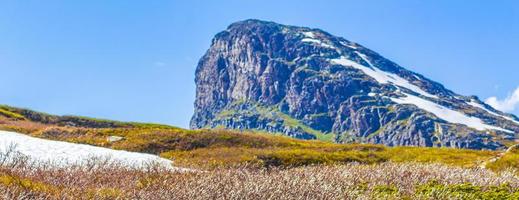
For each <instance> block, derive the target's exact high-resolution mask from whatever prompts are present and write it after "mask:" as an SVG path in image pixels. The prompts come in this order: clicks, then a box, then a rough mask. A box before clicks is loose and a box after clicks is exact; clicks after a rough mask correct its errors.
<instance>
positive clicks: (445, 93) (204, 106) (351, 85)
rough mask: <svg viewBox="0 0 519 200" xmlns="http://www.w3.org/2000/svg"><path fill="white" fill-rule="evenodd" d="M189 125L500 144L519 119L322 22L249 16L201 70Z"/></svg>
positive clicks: (511, 136) (513, 133)
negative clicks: (299, 22)
mask: <svg viewBox="0 0 519 200" xmlns="http://www.w3.org/2000/svg"><path fill="white" fill-rule="evenodd" d="M195 81H196V101H195V113H194V116H193V118H192V120H191V127H192V128H194V129H199V128H215V127H224V128H230V129H239V130H244V129H252V130H260V131H267V132H272V133H282V134H285V135H289V136H292V137H296V138H302V139H320V140H327V141H334V142H338V143H344V142H368V143H379V144H385V145H389V146H396V145H414V146H438V147H439V146H442V147H456V148H472V149H500V148H505V147H506V146H507V145H510V144H513V143H514V142H517V138H518V133H519V120H518V119H517V118H516V117H515V116H512V115H509V114H505V113H502V112H499V111H497V110H495V109H493V108H492V107H490V106H488V105H486V104H484V103H483V102H481V101H480V100H479V99H478V98H477V97H473V96H471V97H467V96H462V95H458V94H455V93H454V92H452V91H450V90H448V89H446V88H444V87H443V86H442V85H441V84H439V83H437V82H434V81H431V80H429V79H427V78H426V77H423V76H422V75H420V74H417V73H414V72H412V71H409V70H406V69H404V68H402V67H400V66H399V65H397V64H396V63H393V62H391V61H390V60H387V59H385V58H384V57H382V56H381V55H379V54H377V53H376V52H373V51H371V50H369V49H367V48H365V47H363V46H361V45H359V44H357V43H354V42H351V41H348V40H346V39H344V38H341V37H336V36H333V35H330V34H329V33H326V32H324V31H322V30H319V29H310V28H305V27H295V26H286V25H280V24H276V23H273V22H264V21H259V20H246V21H242V22H237V23H234V24H232V25H230V26H229V27H228V29H227V30H225V31H222V32H220V33H218V34H217V35H216V36H215V38H214V39H213V41H212V44H211V47H210V48H209V50H208V51H207V53H206V54H205V55H204V56H203V57H202V58H201V59H200V62H199V64H198V67H197V70H196V80H195Z"/></svg>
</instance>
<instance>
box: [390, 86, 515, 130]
mask: <svg viewBox="0 0 519 200" xmlns="http://www.w3.org/2000/svg"><path fill="white" fill-rule="evenodd" d="M404 94H405V93H404ZM405 95H406V97H401V98H391V100H392V101H394V102H396V103H399V104H413V105H415V106H417V107H418V108H421V109H423V110H426V111H428V112H430V113H432V114H434V115H436V116H437V117H439V118H441V119H443V120H445V121H448V122H450V123H456V124H464V125H466V126H468V127H470V128H474V129H476V130H479V131H483V130H488V129H494V130H498V131H503V132H507V133H514V132H513V131H510V130H507V129H503V128H499V127H496V126H491V125H487V124H484V123H483V121H482V120H481V119H479V118H477V117H471V116H467V115H465V114H463V113H461V112H458V111H455V110H451V109H449V108H447V107H445V106H442V105H439V104H436V103H434V102H431V101H428V100H425V99H422V98H420V97H417V96H414V95H410V94H405Z"/></svg>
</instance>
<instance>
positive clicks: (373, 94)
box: [368, 92, 377, 97]
mask: <svg viewBox="0 0 519 200" xmlns="http://www.w3.org/2000/svg"><path fill="white" fill-rule="evenodd" d="M368 96H370V97H374V96H377V94H376V93H373V92H370V93H368Z"/></svg>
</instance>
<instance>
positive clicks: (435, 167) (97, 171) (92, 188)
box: [0, 106, 519, 199]
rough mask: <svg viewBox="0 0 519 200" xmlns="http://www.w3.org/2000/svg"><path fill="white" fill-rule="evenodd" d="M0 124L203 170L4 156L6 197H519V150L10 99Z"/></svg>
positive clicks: (1, 185)
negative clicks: (310, 134) (296, 135)
mask: <svg viewBox="0 0 519 200" xmlns="http://www.w3.org/2000/svg"><path fill="white" fill-rule="evenodd" d="M0 130H9V131H16V132H20V133H25V134H28V135H32V136H35V137H40V138H46V139H53V140H61V141H69V142H75V143H84V144H91V145H96V146H103V147H108V148H113V149H122V150H129V151H137V152H145V153H152V154H157V155H160V156H162V157H165V158H169V159H171V160H173V161H174V165H175V166H179V167H189V168H192V169H197V171H193V172H188V173H179V172H168V171H164V170H161V169H156V168H153V167H151V168H150V169H146V170H144V171H137V170H129V169H124V168H120V167H117V166H112V165H108V166H106V165H100V166H96V167H79V166H77V167H71V168H69V169H65V170H57V169H50V168H48V167H45V165H42V167H39V168H30V167H28V166H26V165H24V163H25V162H19V163H18V164H16V165H15V166H12V165H7V164H2V163H0V194H1V195H3V196H1V197H3V198H4V199H23V198H29V199H34V198H36V199H37V198H42V199H45V198H53V199H172V198H174V199H243V198H248V199H352V198H355V199H356V198H361V199H519V191H518V189H517V188H519V180H518V178H517V176H518V175H519V174H518V173H517V172H519V170H518V169H519V150H518V149H517V148H515V149H510V150H509V151H507V152H499V151H476V150H463V149H449V148H423V147H384V146H381V145H372V144H333V143H328V142H322V141H303V140H296V139H292V138H288V137H283V136H275V135H271V134H263V133H256V132H255V133H252V132H244V133H240V132H235V131H227V130H196V131H193V130H185V129H180V128H176V127H171V126H164V125H155V124H142V123H125V122H116V121H110V120H99V119H91V118H84V117H74V116H63V117H61V116H54V115H49V114H45V113H39V112H34V111H30V110H26V109H19V108H13V107H8V106H0ZM112 136H118V137H120V138H119V139H120V140H119V139H118V140H110V138H111V137H112ZM0 160H2V159H1V158H0Z"/></svg>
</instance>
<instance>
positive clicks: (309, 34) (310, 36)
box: [303, 31, 315, 38]
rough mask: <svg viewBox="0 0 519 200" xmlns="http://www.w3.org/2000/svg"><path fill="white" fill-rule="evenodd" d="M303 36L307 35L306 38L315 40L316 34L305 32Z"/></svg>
mask: <svg viewBox="0 0 519 200" xmlns="http://www.w3.org/2000/svg"><path fill="white" fill-rule="evenodd" d="M303 35H305V36H306V37H309V38H315V34H314V33H313V32H310V31H308V32H303Z"/></svg>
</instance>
